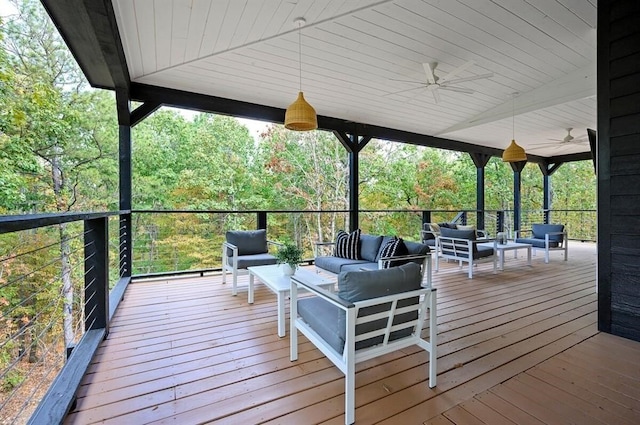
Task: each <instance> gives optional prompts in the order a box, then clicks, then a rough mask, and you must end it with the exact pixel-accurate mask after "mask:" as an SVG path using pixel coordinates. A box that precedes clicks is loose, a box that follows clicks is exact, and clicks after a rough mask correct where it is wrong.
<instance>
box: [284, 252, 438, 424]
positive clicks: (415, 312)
mask: <svg viewBox="0 0 640 425" xmlns="http://www.w3.org/2000/svg"><path fill="white" fill-rule="evenodd" d="M421 282H422V276H421V273H420V267H419V266H418V265H417V264H415V263H407V264H404V265H402V266H398V267H391V268H388V269H380V270H371V271H347V272H341V273H340V274H339V275H338V292H337V293H331V292H329V291H327V290H324V289H322V288H320V287H317V286H315V285H312V284H309V283H307V282H305V281H304V280H303V279H301V278H299V277H297V276H296V275H293V276H292V277H291V290H290V294H291V310H290V312H291V322H290V323H291V332H290V338H291V361H295V360H297V359H298V331H300V332H301V333H302V334H304V335H305V336H306V337H307V338H308V339H309V341H311V342H312V343H313V344H314V345H315V346H316V347H317V348H318V349H319V350H320V351H322V353H323V354H324V355H325V356H327V358H328V359H329V360H331V361H332V362H333V364H334V365H336V367H338V369H340V370H341V371H342V372H343V373H344V374H345V423H346V424H351V423H353V422H354V421H355V369H356V364H357V363H360V362H362V361H365V360H369V359H372V358H374V357H378V356H381V355H383V354H387V353H390V352H393V351H396V350H399V349H402V348H405V347H408V346H411V345H418V346H419V347H421V348H423V349H424V350H426V351H428V352H429V387H430V388H433V387H435V385H436V357H437V356H436V346H437V343H436V334H437V323H436V322H437V320H436V290H435V289H432V288H431V282H430V281H429V282H428V287H422V286H421ZM299 288H303V289H306V290H308V291H311V292H312V293H313V294H314V295H315V296H312V297H303V298H298V289H299ZM427 310H428V311H429V341H425V340H423V339H422V337H421V332H422V328H423V324H424V321H425V318H426V313H427ZM356 327H357V329H356Z"/></svg>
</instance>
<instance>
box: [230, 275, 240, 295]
mask: <svg viewBox="0 0 640 425" xmlns="http://www.w3.org/2000/svg"><path fill="white" fill-rule="evenodd" d="M231 295H233V296H234V297H235V296H236V295H238V270H237V269H235V268H234V269H233V288H232V289H231Z"/></svg>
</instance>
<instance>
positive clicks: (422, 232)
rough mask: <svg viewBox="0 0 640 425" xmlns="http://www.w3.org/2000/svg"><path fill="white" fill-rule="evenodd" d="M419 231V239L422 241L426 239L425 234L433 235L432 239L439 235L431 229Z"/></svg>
mask: <svg viewBox="0 0 640 425" xmlns="http://www.w3.org/2000/svg"><path fill="white" fill-rule="evenodd" d="M420 233H421V235H420V236H421V239H422V240H423V241H425V240H427V239H426V238H425V236H426V235H432V236H433V239H435V238H437V237H438V236H440V233H438V232H434V231H431V230H421V231H420Z"/></svg>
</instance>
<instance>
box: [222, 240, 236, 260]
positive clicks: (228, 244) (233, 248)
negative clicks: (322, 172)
mask: <svg viewBox="0 0 640 425" xmlns="http://www.w3.org/2000/svg"><path fill="white" fill-rule="evenodd" d="M222 247H223V248H229V249H230V250H231V251H232V254H231V256H232V257H236V256H237V255H238V247H237V246H236V245H234V244H232V243H229V242H223V243H222Z"/></svg>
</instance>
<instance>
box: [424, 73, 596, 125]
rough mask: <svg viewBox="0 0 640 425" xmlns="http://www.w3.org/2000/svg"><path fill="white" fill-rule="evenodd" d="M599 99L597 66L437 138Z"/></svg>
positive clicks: (472, 120) (529, 94) (549, 85)
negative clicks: (586, 99) (592, 97)
mask: <svg viewBox="0 0 640 425" xmlns="http://www.w3.org/2000/svg"><path fill="white" fill-rule="evenodd" d="M595 95H596V64H595V62H593V63H591V64H589V65H587V66H585V67H583V68H580V69H578V70H576V71H574V72H571V73H569V74H566V75H564V76H563V77H560V78H558V79H557V80H554V81H551V82H549V83H547V84H545V85H543V86H540V87H538V88H536V89H533V90H531V91H528V92H526V93H522V94H520V95H518V96H517V97H516V98H515V99H513V100H512V99H509V100H508V101H506V102H505V103H503V104H501V105H498V106H496V107H494V108H491V109H488V110H486V111H484V112H482V113H481V114H478V115H476V116H474V117H472V118H470V119H468V120H465V121H462V122H460V123H458V124H456V125H453V126H451V127H449V128H447V129H445V130H443V131H441V132H439V133H437V134H435V135H436V136H440V135H443V134H447V133H453V132H455V131H459V130H464V129H467V128H471V127H476V126H478V125H482V124H487V123H490V122H494V121H499V120H501V119H504V118H510V117H511V116H512V115H513V114H515V115H520V114H525V113H527V112H532V111H536V110H539V109H543V108H548V107H550V106H555V105H560V104H563V103H567V102H571V101H574V100H580V99H584V98H587V97H590V96H595Z"/></svg>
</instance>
